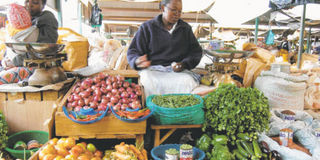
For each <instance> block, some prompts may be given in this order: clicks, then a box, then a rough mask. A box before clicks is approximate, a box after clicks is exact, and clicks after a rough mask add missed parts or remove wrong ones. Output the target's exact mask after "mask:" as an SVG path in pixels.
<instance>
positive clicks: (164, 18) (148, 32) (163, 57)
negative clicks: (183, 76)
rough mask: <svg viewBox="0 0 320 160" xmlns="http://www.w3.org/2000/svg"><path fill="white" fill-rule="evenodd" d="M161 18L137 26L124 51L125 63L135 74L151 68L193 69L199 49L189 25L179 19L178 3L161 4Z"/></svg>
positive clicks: (178, 0)
mask: <svg viewBox="0 0 320 160" xmlns="http://www.w3.org/2000/svg"><path fill="white" fill-rule="evenodd" d="M160 8H161V11H162V14H160V15H158V16H157V17H155V18H154V19H152V20H149V21H147V22H145V23H143V24H142V25H141V27H140V28H139V30H138V32H137V33H136V35H135V37H134V38H133V40H132V43H131V44H130V47H129V49H128V62H129V64H130V66H131V67H132V68H134V69H136V70H141V69H145V68H148V67H149V66H151V65H162V66H170V65H171V64H172V63H173V62H177V63H175V65H174V66H173V67H172V69H173V70H174V71H175V72H181V71H183V70H184V69H188V70H190V69H193V68H195V67H196V65H197V64H198V63H199V62H200V59H201V57H202V49H201V47H200V45H199V43H198V41H197V39H196V38H195V36H194V34H193V32H192V28H191V26H190V25H189V24H187V23H186V22H184V21H183V20H181V19H180V17H181V11H182V2H181V0H162V2H161V3H160Z"/></svg>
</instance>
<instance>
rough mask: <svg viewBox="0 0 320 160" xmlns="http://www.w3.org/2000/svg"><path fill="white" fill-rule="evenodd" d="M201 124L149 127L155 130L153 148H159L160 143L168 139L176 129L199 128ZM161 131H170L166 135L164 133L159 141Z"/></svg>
mask: <svg viewBox="0 0 320 160" xmlns="http://www.w3.org/2000/svg"><path fill="white" fill-rule="evenodd" d="M201 127H202V125H201V124H194V125H151V129H154V130H155V136H154V147H157V146H159V145H160V144H161V143H163V142H164V141H165V140H166V139H167V138H168V137H170V136H171V135H172V133H174V132H175V131H176V130H177V129H186V128H201ZM162 129H170V130H169V132H168V133H166V134H165V135H164V136H163V137H162V138H161V139H160V131H161V130H162Z"/></svg>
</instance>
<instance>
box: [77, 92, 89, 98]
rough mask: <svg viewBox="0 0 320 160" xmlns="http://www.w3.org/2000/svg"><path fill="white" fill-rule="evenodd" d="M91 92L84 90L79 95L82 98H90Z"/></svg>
mask: <svg viewBox="0 0 320 160" xmlns="http://www.w3.org/2000/svg"><path fill="white" fill-rule="evenodd" d="M90 94H91V93H90V92H88V91H82V92H80V93H79V96H80V97H82V98H88V97H89V96H90Z"/></svg>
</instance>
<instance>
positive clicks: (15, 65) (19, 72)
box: [0, 0, 58, 85]
mask: <svg viewBox="0 0 320 160" xmlns="http://www.w3.org/2000/svg"><path fill="white" fill-rule="evenodd" d="M46 2H47V0H25V8H26V9H27V10H28V11H29V13H30V15H31V17H32V26H31V27H30V28H28V29H25V30H23V31H24V32H30V33H27V35H29V37H28V38H21V37H18V38H17V39H13V41H15V42H38V43H56V42H57V39H58V22H57V20H56V18H55V16H54V15H53V14H52V13H51V12H50V11H43V9H44V7H45V5H46ZM32 27H33V28H34V29H32ZM18 33H19V32H18ZM24 35H26V34H24ZM12 37H14V36H12ZM15 37H17V36H15ZM21 39H23V41H21ZM25 57H26V54H16V53H13V51H12V50H11V49H10V48H7V51H6V53H5V56H4V58H3V60H2V61H1V65H2V71H1V72H0V85H1V84H6V83H17V82H19V81H23V80H25V79H27V78H28V77H30V76H31V74H32V73H33V71H34V69H33V68H28V67H23V60H24V58H25Z"/></svg>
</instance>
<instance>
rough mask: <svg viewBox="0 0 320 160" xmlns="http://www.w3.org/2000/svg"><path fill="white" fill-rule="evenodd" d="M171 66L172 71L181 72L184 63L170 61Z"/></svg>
mask: <svg viewBox="0 0 320 160" xmlns="http://www.w3.org/2000/svg"><path fill="white" fill-rule="evenodd" d="M171 67H172V69H173V71H174V72H181V71H183V70H184V65H183V63H181V62H178V63H172V64H171Z"/></svg>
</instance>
